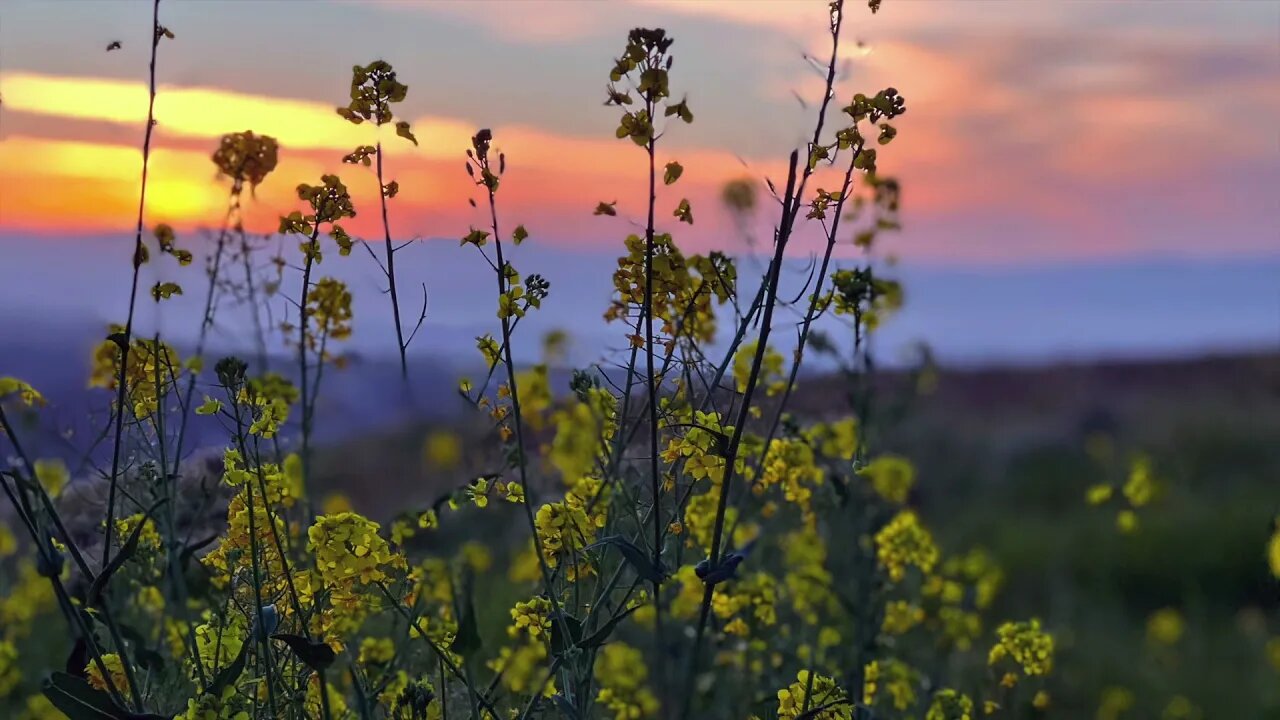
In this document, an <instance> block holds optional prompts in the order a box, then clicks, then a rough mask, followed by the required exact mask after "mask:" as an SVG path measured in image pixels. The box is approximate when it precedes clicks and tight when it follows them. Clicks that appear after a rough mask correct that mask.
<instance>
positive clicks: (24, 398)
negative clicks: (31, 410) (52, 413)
mask: <svg viewBox="0 0 1280 720" xmlns="http://www.w3.org/2000/svg"><path fill="white" fill-rule="evenodd" d="M10 396H16V397H17V398H18V401H19V402H21V403H22V404H23V405H25V406H27V407H35V406H36V405H44V402H45V401H44V396H43V395H41V394H40V391H39V390H36V389H35V388H34V387H31V384H30V383H28V382H26V381H24V380H19V379H18V378H16V377H11V376H7V375H6V376H4V377H0V400H7V399H9V397H10Z"/></svg>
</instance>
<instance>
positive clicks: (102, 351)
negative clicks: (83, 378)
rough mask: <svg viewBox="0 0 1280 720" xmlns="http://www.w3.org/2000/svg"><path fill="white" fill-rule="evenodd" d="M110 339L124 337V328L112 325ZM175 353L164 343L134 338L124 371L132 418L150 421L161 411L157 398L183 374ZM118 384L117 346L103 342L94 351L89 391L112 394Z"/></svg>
mask: <svg viewBox="0 0 1280 720" xmlns="http://www.w3.org/2000/svg"><path fill="white" fill-rule="evenodd" d="M110 332H111V333H112V335H113V336H117V337H123V333H124V326H122V325H112V326H111V328H110ZM182 370H183V368H182V366H181V363H180V362H179V360H178V353H177V351H175V350H174V349H173V348H172V347H170V346H169V344H168V343H165V342H163V341H160V342H157V341H155V340H148V339H145V338H133V340H132V342H131V343H130V345H129V362H128V367H127V368H126V369H125V387H126V388H127V389H128V396H127V400H128V402H129V407H131V408H132V409H133V414H134V417H138V418H145V417H150V416H151V415H153V414H154V413H155V412H156V411H158V410H159V408H160V398H162V397H164V396H165V395H167V394H169V393H170V392H171V391H172V390H173V387H174V384H175V383H176V382H177V380H178V377H179V376H180V375H181V373H182ZM119 382H120V345H119V344H117V343H116V340H115V339H108V340H103V341H102V342H101V343H99V344H98V346H97V347H95V348H94V350H93V362H92V369H91V370H90V373H89V387H91V388H105V389H107V390H115V389H116V388H117V386H118V384H119Z"/></svg>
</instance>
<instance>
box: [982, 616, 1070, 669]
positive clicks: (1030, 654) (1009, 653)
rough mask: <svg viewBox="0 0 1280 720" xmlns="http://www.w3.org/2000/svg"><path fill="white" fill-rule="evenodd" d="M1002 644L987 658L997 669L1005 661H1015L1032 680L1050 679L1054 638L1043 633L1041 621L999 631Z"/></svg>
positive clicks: (1009, 624)
mask: <svg viewBox="0 0 1280 720" xmlns="http://www.w3.org/2000/svg"><path fill="white" fill-rule="evenodd" d="M996 635H997V637H998V642H997V643H996V644H995V645H994V646H993V647H992V648H991V652H990V653H989V654H988V656H987V664H988V665H991V666H995V665H996V664H997V663H999V662H1000V661H1001V660H1003V659H1004V658H1006V657H1007V658H1009V659H1011V660H1013V662H1014V663H1016V664H1017V665H1018V667H1019V668H1021V670H1022V672H1023V673H1024V674H1026V675H1028V676H1033V675H1048V674H1049V671H1050V670H1052V669H1053V648H1054V643H1053V636H1052V635H1050V634H1049V633H1046V632H1044V631H1043V630H1041V629H1040V621H1039V620H1036V619H1032V620H1029V621H1027V622H1007V623H1004V624H1003V625H1001V626H1000V627H999V628H997V629H996Z"/></svg>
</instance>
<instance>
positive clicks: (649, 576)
mask: <svg viewBox="0 0 1280 720" xmlns="http://www.w3.org/2000/svg"><path fill="white" fill-rule="evenodd" d="M602 545H612V546H613V547H615V548H617V549H618V552H620V553H622V557H623V559H625V560H626V561H627V563H628V564H629V565H631V567H632V569H634V570H635V571H636V574H637V575H639V576H640V577H641V578H644V579H645V580H648V581H649V582H658V583H660V582H662V580H663V578H664V577H665V575H666V573H665V572H663V570H662V568H661V567H655V566H654V564H653V562H652V561H651V560H650V559H649V556H648V555H646V554H645V552H644V550H641V549H640V548H638V547H636V545H635V543H633V542H631V541H630V540H628V539H626V538H624V537H622V536H621V535H609V536H607V537H602V538H600V539H599V540H597V541H596V542H594V543H591V544H590V545H588V546H587V547H585V548H583V549H584V550H591V549H592V548H597V547H601V546H602Z"/></svg>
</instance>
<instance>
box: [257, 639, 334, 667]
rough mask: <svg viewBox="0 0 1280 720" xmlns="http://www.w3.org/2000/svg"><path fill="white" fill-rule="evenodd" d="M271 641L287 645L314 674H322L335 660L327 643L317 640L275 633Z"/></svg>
mask: <svg viewBox="0 0 1280 720" xmlns="http://www.w3.org/2000/svg"><path fill="white" fill-rule="evenodd" d="M271 639H272V640H279V641H280V642H282V643H284V644H285V645H288V646H289V649H290V650H292V651H293V654H294V655H297V656H298V659H299V660H301V661H302V662H304V663H306V666H307V667H309V668H311V669H312V670H315V671H316V672H324V670H325V668H328V667H329V666H330V665H332V664H333V661H334V659H336V658H337V655H335V654H334V652H333V648H331V647H329V644H328V643H325V642H320V641H319V640H308V639H307V638H304V637H302V636H301V635H292V634H290V633H276V634H275V635H272V636H271ZM248 644H249V641H248V640H245V645H248Z"/></svg>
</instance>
